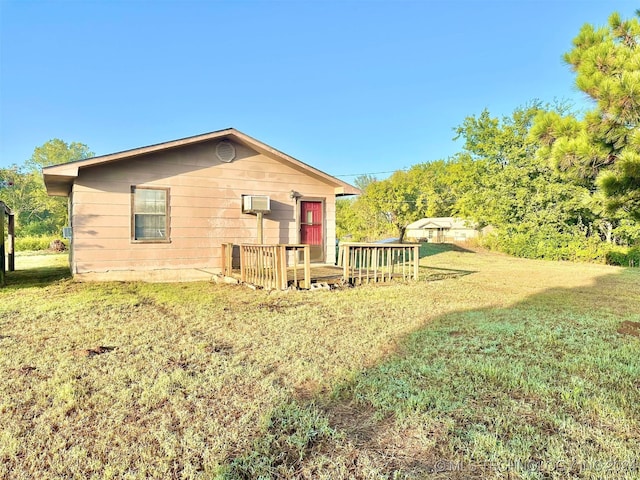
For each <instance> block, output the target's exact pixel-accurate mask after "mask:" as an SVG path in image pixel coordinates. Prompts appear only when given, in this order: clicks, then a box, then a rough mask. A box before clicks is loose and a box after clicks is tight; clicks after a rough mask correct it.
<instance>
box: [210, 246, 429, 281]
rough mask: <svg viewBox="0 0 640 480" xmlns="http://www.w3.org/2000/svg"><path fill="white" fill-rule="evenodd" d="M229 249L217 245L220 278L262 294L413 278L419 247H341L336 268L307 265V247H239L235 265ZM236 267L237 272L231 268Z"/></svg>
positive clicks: (325, 265)
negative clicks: (219, 254)
mask: <svg viewBox="0 0 640 480" xmlns="http://www.w3.org/2000/svg"><path fill="white" fill-rule="evenodd" d="M234 248H236V246H234V245H233V244H230V243H228V244H223V245H222V265H221V271H222V274H223V275H226V276H233V277H236V278H238V279H239V280H240V282H242V283H245V284H248V285H253V286H255V287H261V288H265V289H267V290H272V289H278V290H285V289H287V288H291V287H292V286H293V287H294V288H303V289H311V288H313V286H314V285H318V284H322V285H336V284H351V285H360V284H363V283H370V282H388V281H391V280H394V279H398V278H401V279H403V280H417V279H418V264H419V260H420V259H419V255H418V253H419V245H418V244H369V243H343V244H341V245H340V251H339V255H338V263H339V265H338V266H335V265H330V264H329V265H327V264H311V261H310V247H309V245H306V244H277V245H255V244H241V245H238V246H237V252H238V257H239V262H236V261H234V254H233V252H234ZM238 263H239V266H240V270H239V271H238V270H236V269H235V268H234V267H236V266H237V265H238Z"/></svg>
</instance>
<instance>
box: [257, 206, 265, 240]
mask: <svg viewBox="0 0 640 480" xmlns="http://www.w3.org/2000/svg"><path fill="white" fill-rule="evenodd" d="M263 218H264V214H263V213H262V212H258V245H262V244H263V243H264V233H263V230H262V220H263Z"/></svg>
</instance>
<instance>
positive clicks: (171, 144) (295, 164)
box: [42, 128, 361, 197]
mask: <svg viewBox="0 0 640 480" xmlns="http://www.w3.org/2000/svg"><path fill="white" fill-rule="evenodd" d="M214 139H220V140H222V139H233V140H234V141H237V142H239V143H241V144H244V145H246V146H248V147H250V148H252V149H254V150H256V151H257V152H259V153H262V154H263V155H267V156H269V157H271V158H273V159H275V160H277V161H280V162H283V163H286V164H288V165H290V166H291V167H292V168H295V169H296V170H298V171H301V172H304V173H306V174H307V175H310V176H312V177H315V178H317V179H319V180H321V181H324V182H325V183H327V184H329V185H333V186H334V188H335V194H336V196H341V195H357V194H360V193H361V192H360V190H359V189H357V188H356V187H354V186H353V185H350V184H348V183H347V182H344V181H342V180H340V179H338V178H336V177H333V176H331V175H329V174H327V173H325V172H323V171H321V170H318V169H317V168H314V167H312V166H310V165H307V164H306V163H304V162H301V161H300V160H297V159H295V158H293V157H291V156H289V155H287V154H285V153H283V152H281V151H280V150H276V149H275V148H273V147H271V146H269V145H267V144H266V143H263V142H260V141H259V140H256V139H255V138H253V137H250V136H249V135H246V134H244V133H242V132H240V131H239V130H236V129H235V128H227V129H224V130H217V131H215V132H210V133H203V134H201V135H194V136H192V137H186V138H181V139H178V140H171V141H168V142H163V143H158V144H155V145H148V146H146V147H139V148H134V149H131V150H125V151H123V152H117V153H110V154H108V155H101V156H98V157H92V158H87V159H83V160H76V161H73V162H69V163H63V164H60V165H53V166H50V167H45V168H43V169H42V175H43V177H44V183H45V186H46V188H47V193H48V194H49V195H58V196H64V197H66V196H68V195H69V192H70V191H71V186H72V185H73V181H74V179H75V178H77V176H78V174H79V172H80V170H82V169H86V168H91V167H94V166H98V165H106V164H109V163H113V162H120V161H123V160H129V159H132V158H134V157H139V156H141V155H147V154H150V153H156V152H161V151H167V150H171V149H174V148H179V147H183V146H186V145H194V144H197V143H202V142H206V141H209V140H214Z"/></svg>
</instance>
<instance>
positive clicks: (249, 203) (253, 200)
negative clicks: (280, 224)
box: [242, 195, 271, 213]
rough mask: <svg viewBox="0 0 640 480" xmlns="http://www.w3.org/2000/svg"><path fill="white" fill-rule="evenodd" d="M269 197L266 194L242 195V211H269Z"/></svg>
mask: <svg viewBox="0 0 640 480" xmlns="http://www.w3.org/2000/svg"><path fill="white" fill-rule="evenodd" d="M269 212H271V199H270V198H269V196H268V195H242V213H269Z"/></svg>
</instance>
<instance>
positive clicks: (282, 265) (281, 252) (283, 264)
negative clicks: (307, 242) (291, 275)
mask: <svg viewBox="0 0 640 480" xmlns="http://www.w3.org/2000/svg"><path fill="white" fill-rule="evenodd" d="M278 270H279V272H280V285H279V288H280V290H286V289H287V287H288V278H287V247H286V245H279V246H278Z"/></svg>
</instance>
